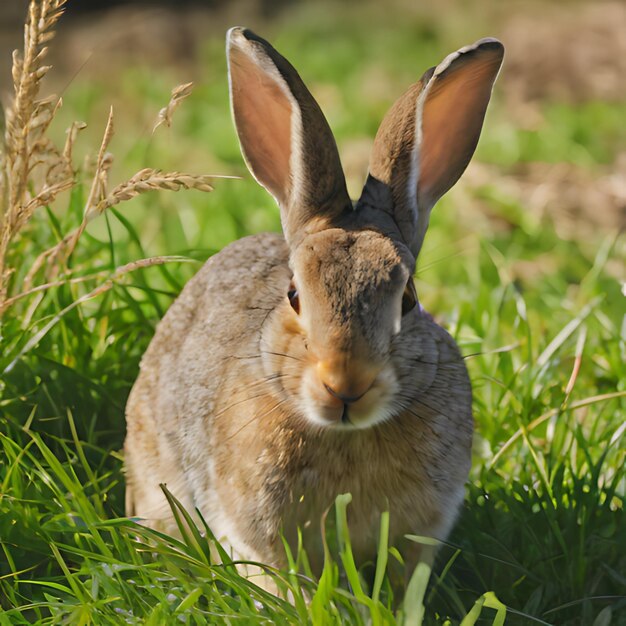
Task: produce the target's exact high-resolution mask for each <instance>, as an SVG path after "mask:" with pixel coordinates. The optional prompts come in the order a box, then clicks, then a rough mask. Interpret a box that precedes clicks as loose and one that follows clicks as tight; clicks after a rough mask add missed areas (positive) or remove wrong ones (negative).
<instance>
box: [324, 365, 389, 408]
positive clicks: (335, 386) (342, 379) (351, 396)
mask: <svg viewBox="0 0 626 626" xmlns="http://www.w3.org/2000/svg"><path fill="white" fill-rule="evenodd" d="M317 373H318V376H319V380H320V382H321V383H322V385H323V386H324V389H325V390H326V391H327V393H328V394H329V396H331V397H332V398H333V399H334V401H337V400H339V401H340V402H342V403H343V404H354V403H355V402H357V401H358V400H360V399H361V398H362V397H363V396H364V395H365V394H366V393H367V392H368V391H369V390H370V389H371V387H372V385H373V384H374V381H375V380H376V376H377V374H378V372H377V371H371V370H370V368H366V367H365V366H356V365H353V367H352V368H351V372H348V371H347V367H346V364H345V363H343V362H341V363H337V362H334V361H321V362H319V363H318V364H317Z"/></svg>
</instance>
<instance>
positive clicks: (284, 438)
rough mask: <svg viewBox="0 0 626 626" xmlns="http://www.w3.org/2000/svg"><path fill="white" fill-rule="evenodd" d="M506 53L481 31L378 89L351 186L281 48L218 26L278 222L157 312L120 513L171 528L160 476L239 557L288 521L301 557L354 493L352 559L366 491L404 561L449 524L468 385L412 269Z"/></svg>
mask: <svg viewBox="0 0 626 626" xmlns="http://www.w3.org/2000/svg"><path fill="white" fill-rule="evenodd" d="M503 55H504V48H503V46H502V44H501V43H500V42H499V41H498V40H496V39H490V38H488V39H481V40H480V41H478V42H476V43H474V44H473V45H470V46H467V47H464V48H461V49H460V50H458V51H457V52H454V53H452V54H450V55H449V56H447V57H446V58H445V59H444V60H443V61H442V63H440V64H439V65H438V66H437V67H435V68H431V69H429V70H428V71H427V72H426V73H425V74H424V75H423V77H422V78H421V80H420V81H419V82H417V83H416V84H414V85H413V86H411V87H410V88H409V89H408V91H407V92H406V93H405V94H404V95H402V96H401V97H400V98H399V99H398V100H397V102H396V103H395V104H394V105H393V106H392V108H391V109H390V111H389V112H388V113H387V115H386V116H385V118H384V120H383V122H382V124H381V126H380V129H379V130H378V133H377V135H376V138H375V141H374V145H373V150H372V154H371V159H370V163H369V172H368V176H367V180H366V182H365V186H364V188H363V192H362V194H361V197H360V198H359V199H358V201H356V202H355V203H353V202H352V201H351V200H350V198H349V196H348V192H347V189H346V183H345V179H344V175H343V172H342V168H341V163H340V160H339V154H338V151H337V146H336V144H335V141H334V138H333V135H332V132H331V130H330V127H329V125H328V123H327V121H326V119H325V118H324V116H323V114H322V112H321V110H320V107H319V106H318V104H317V102H316V101H315V100H314V99H313V96H312V95H311V93H310V92H309V91H308V89H307V87H306V86H305V85H304V83H303V82H302V80H301V78H300V76H299V75H298V73H297V72H296V70H295V69H294V68H293V67H292V65H291V64H290V63H289V62H288V61H287V60H286V59H285V58H283V57H282V56H281V55H280V54H279V53H278V52H277V51H276V50H275V49H274V48H273V47H272V46H271V45H270V44H269V43H268V42H267V41H265V40H264V39H262V38H261V37H259V36H257V35H256V34H254V33H253V32H251V31H250V30H248V29H245V28H240V27H236V28H232V29H230V30H229V31H228V34H227V57H228V69H229V93H230V102H231V109H232V114H233V119H234V123H235V127H236V130H237V134H238V137H239V141H240V144H241V149H242V153H243V156H244V158H245V161H246V163H247V166H248V168H249V170H250V172H251V173H252V175H253V176H254V178H255V179H256V180H257V181H258V182H259V183H260V184H261V185H262V186H263V187H265V189H266V190H267V191H269V193H270V194H272V196H273V197H274V198H275V200H276V202H277V203H278V205H279V207H280V216H281V223H282V228H283V235H279V234H267V233H265V234H259V235H253V236H249V237H245V238H243V239H241V240H239V241H235V242H234V243H231V244H230V245H228V246H227V247H225V248H224V249H223V250H222V251H221V252H219V253H218V254H216V255H214V256H212V257H211V258H210V259H209V260H208V261H207V262H206V264H205V265H204V266H203V267H202V268H201V269H200V271H199V272H198V273H197V274H196V275H195V277H194V278H193V279H191V280H190V281H189V283H188V284H187V285H186V286H185V288H184V289H183V291H182V292H181V294H180V296H179V297H178V299H177V300H176V301H175V302H174V303H173V304H172V306H171V307H170V309H169V310H168V312H167V314H166V315H165V316H164V318H163V320H162V321H161V322H160V324H159V325H158V328H157V330H156V334H155V336H154V338H153V340H152V342H151V343H150V345H149V347H148V349H147V351H146V353H145V355H144V357H143V359H142V362H141V366H140V373H139V376H138V378H137V381H136V383H135V385H134V386H133V388H132V391H131V394H130V396H129V400H128V404H127V409H126V417H127V437H126V441H125V464H126V475H127V504H126V506H127V515H129V516H137V517H140V518H142V519H143V520H144V522H143V523H145V524H147V525H149V526H151V527H154V528H158V529H161V530H163V531H166V532H174V531H175V528H176V526H175V523H174V519H173V516H172V514H171V511H170V509H169V506H168V504H167V501H166V499H165V497H164V495H163V493H162V490H161V488H160V486H159V485H160V484H161V483H164V484H166V485H167V488H168V489H169V491H170V492H171V493H172V494H173V495H174V496H175V497H176V498H178V499H179V500H180V501H181V503H182V504H183V505H184V506H185V507H186V508H187V509H188V510H189V511H196V510H197V511H198V512H199V513H200V514H201V515H202V516H203V518H204V519H205V520H206V522H207V524H208V526H209V527H210V528H211V530H212V532H213V533H214V534H215V536H216V537H217V538H218V539H220V540H221V541H222V542H223V544H224V545H225V546H226V547H227V548H228V549H229V550H230V551H231V553H232V554H233V556H235V557H236V558H239V559H245V560H250V561H257V562H261V563H264V564H267V565H271V566H275V567H279V568H281V567H285V566H286V557H285V551H284V546H283V543H282V537H284V538H285V539H286V541H287V542H288V543H289V545H290V546H291V547H292V548H294V549H295V547H296V545H297V541H298V529H300V530H301V532H302V538H303V542H304V546H305V548H306V550H307V554H308V558H309V561H310V563H311V567H312V569H313V571H314V572H316V573H318V574H319V573H320V572H321V569H322V566H323V559H324V550H323V540H322V532H321V530H320V519H321V518H322V517H323V515H324V513H325V512H326V511H327V510H328V509H329V507H330V506H331V505H332V504H333V502H334V499H335V497H336V496H337V495H338V494H341V493H350V494H351V495H352V503H351V505H350V506H349V508H348V514H349V518H348V523H349V528H350V533H351V542H352V548H353V553H354V556H355V559H356V560H357V563H366V562H367V561H368V560H371V559H373V558H375V556H376V548H377V542H378V536H379V525H380V516H381V512H383V511H387V510H388V511H389V512H390V542H391V543H393V544H394V545H396V546H398V549H399V550H400V551H401V553H402V554H403V557H404V560H405V563H406V567H407V568H413V567H414V566H415V565H416V564H417V563H418V562H419V561H420V560H426V561H429V560H432V558H433V551H434V548H428V547H425V546H424V545H422V544H419V543H416V542H413V541H409V540H408V539H406V537H405V536H406V535H407V534H413V535H423V536H429V537H434V538H437V539H440V540H441V539H445V537H446V536H447V535H448V533H449V532H450V530H451V528H452V525H453V523H454V521H455V518H456V517H457V514H458V511H459V508H460V505H461V503H462V501H463V498H464V485H465V482H466V480H467V477H468V473H469V469H470V456H471V445H472V434H473V417H472V390H471V385H470V380H469V377H468V373H467V369H466V366H465V364H464V361H463V358H462V356H461V354H460V353H459V349H458V347H457V346H456V344H455V342H454V340H453V339H452V338H451V336H450V335H449V334H448V333H447V332H446V331H445V330H443V329H442V328H441V327H440V326H438V325H437V324H436V323H435V322H434V321H433V318H432V317H431V316H430V315H428V314H427V313H426V312H425V311H424V310H423V309H422V307H421V305H420V304H419V301H418V296H417V293H416V289H415V285H414V283H413V275H414V272H415V266H416V259H417V257H418V254H419V251H420V248H421V246H422V242H423V239H424V235H425V233H426V229H427V227H428V222H429V216H430V211H431V209H432V207H433V205H434V204H435V203H436V202H437V200H438V199H439V198H440V197H441V196H442V195H443V194H444V193H445V192H446V191H447V190H448V189H449V188H450V187H451V186H452V185H453V184H454V183H455V182H456V181H457V180H458V178H459V177H460V176H461V174H462V173H463V171H464V170H465V168H466V166H467V164H468V162H469V160H470V158H471V156H472V154H473V153H474V150H475V148H476V144H477V142H478V138H479V135H480V130H481V128H482V124H483V119H484V115H485V111H486V108H487V105H488V102H489V99H490V96H491V91H492V87H493V83H494V81H495V79H496V76H497V74H498V72H499V69H500V66H501V63H502V60H503Z"/></svg>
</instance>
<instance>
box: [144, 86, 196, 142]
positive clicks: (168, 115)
mask: <svg viewBox="0 0 626 626" xmlns="http://www.w3.org/2000/svg"><path fill="white" fill-rule="evenodd" d="M192 90H193V83H183V84H182V85H178V86H177V87H174V89H172V97H171V98H170V101H169V102H168V104H167V106H166V107H163V108H162V109H161V110H160V111H159V115H158V118H157V123H156V124H155V125H154V128H153V129H152V132H154V131H155V130H156V129H157V128H158V127H159V126H161V125H162V124H165V125H166V126H167V127H168V128H169V127H170V126H171V125H172V116H173V115H174V111H176V109H177V108H178V107H179V106H180V103H181V102H182V101H183V100H184V99H185V98H186V97H187V96H189V95H190V94H191V92H192Z"/></svg>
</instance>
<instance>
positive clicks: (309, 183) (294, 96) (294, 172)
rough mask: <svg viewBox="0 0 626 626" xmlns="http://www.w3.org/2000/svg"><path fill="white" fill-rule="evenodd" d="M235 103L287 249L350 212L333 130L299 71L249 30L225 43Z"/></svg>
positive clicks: (245, 146)
mask: <svg viewBox="0 0 626 626" xmlns="http://www.w3.org/2000/svg"><path fill="white" fill-rule="evenodd" d="M226 41H227V43H226V50H227V56H228V74H229V86H230V101H231V108H232V112H233V117H234V120H235V126H236V128H237V134H238V135H239V142H240V144H241V150H242V152H243V155H244V158H245V160H246V163H247V165H248V168H249V170H250V172H251V173H252V175H253V176H254V177H255V178H256V179H257V181H258V182H259V183H261V185H263V187H265V188H266V189H267V190H268V191H269V192H270V193H271V194H272V195H273V196H274V198H275V199H276V201H277V202H278V204H279V206H280V214H281V221H282V224H283V231H284V233H285V238H286V239H287V242H288V243H289V244H291V245H293V244H294V242H296V241H297V240H298V239H299V238H300V237H301V236H302V235H303V234H304V233H305V232H307V231H310V230H313V229H319V228H324V227H325V226H326V225H329V224H330V223H332V221H333V219H334V218H335V217H337V216H338V215H340V214H341V213H342V212H344V211H348V210H352V204H351V202H350V198H349V196H348V192H347V189H346V182H345V178H344V174H343V170H342V168H341V162H340V160H339V153H338V151H337V146H336V144H335V140H334V138H333V135H332V132H331V130H330V127H329V126H328V122H327V121H326V119H325V118H324V115H323V114H322V111H321V110H320V108H319V106H318V104H317V102H316V101H315V99H314V98H313V96H312V95H311V93H310V92H309V90H308V89H307V88H306V86H305V85H304V83H303V82H302V79H301V78H300V76H298V73H297V72H296V70H295V69H294V68H293V66H292V65H291V64H290V63H289V62H288V61H287V60H286V59H285V58H284V57H282V56H281V55H280V54H279V53H278V52H277V51H276V50H275V49H274V48H273V47H272V46H271V45H270V44H269V43H268V42H267V41H265V40H264V39H261V37H258V36H257V35H255V34H254V33H253V32H252V31H250V30H248V29H245V28H239V27H237V28H231V29H230V30H229V31H228V35H227V38H226Z"/></svg>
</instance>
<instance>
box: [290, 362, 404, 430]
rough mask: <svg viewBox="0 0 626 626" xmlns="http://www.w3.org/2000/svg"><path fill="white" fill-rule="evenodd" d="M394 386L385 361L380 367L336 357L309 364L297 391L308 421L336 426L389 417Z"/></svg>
mask: <svg viewBox="0 0 626 626" xmlns="http://www.w3.org/2000/svg"><path fill="white" fill-rule="evenodd" d="M396 389H397V381H396V376H395V373H394V372H393V370H392V369H391V367H390V366H389V364H385V365H384V366H382V367H381V366H376V365H374V364H371V363H362V362H358V363H357V362H354V361H348V360H347V359H345V358H340V357H337V358H335V359H327V360H320V361H318V362H317V363H316V364H315V365H314V366H313V367H310V368H309V371H308V372H307V374H305V376H304V378H303V385H302V388H301V394H302V399H303V405H304V412H305V414H306V416H307V418H309V419H310V420H311V421H313V422H315V423H317V424H319V425H322V426H329V427H333V428H340V429H343V428H366V427H369V426H372V425H373V424H375V423H378V422H380V421H382V420H384V419H386V418H387V417H389V415H390V402H391V399H392V397H393V394H394V392H395V391H396Z"/></svg>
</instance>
